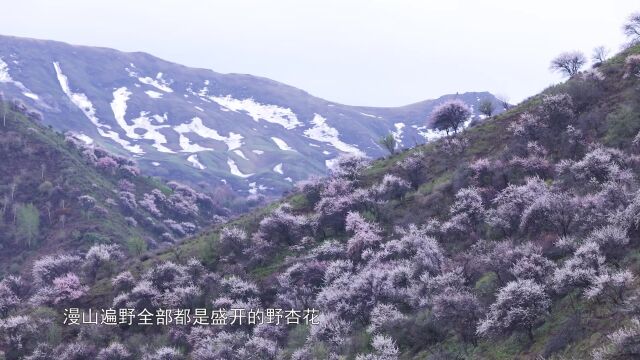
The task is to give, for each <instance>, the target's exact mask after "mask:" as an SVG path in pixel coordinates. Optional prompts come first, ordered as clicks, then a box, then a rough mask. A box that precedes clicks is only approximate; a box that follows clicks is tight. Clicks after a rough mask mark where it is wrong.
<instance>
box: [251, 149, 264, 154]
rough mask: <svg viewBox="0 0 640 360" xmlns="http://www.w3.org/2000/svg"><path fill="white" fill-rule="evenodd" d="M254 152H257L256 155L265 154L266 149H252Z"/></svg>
mask: <svg viewBox="0 0 640 360" xmlns="http://www.w3.org/2000/svg"><path fill="white" fill-rule="evenodd" d="M251 152H252V153H254V154H256V155H262V154H264V151H262V150H251Z"/></svg>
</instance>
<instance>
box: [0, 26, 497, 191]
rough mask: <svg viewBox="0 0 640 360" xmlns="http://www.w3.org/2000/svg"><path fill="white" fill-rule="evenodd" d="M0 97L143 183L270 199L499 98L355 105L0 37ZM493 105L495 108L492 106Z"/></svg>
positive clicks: (407, 143)
mask: <svg viewBox="0 0 640 360" xmlns="http://www.w3.org/2000/svg"><path fill="white" fill-rule="evenodd" d="M0 91H4V93H5V95H6V96H7V98H9V99H11V98H14V97H15V98H19V99H21V100H23V101H24V102H25V103H27V104H28V105H29V106H30V107H34V108H36V109H38V110H39V111H41V112H42V113H43V114H44V122H45V124H47V125H51V126H53V127H54V128H55V129H57V130H58V131H61V132H67V131H73V132H75V133H76V134H77V135H78V137H79V138H80V139H83V140H84V141H86V142H87V143H95V144H97V145H100V146H102V147H104V148H106V149H108V150H109V151H111V152H115V153H117V154H119V155H121V156H125V157H134V158H136V159H137V161H138V163H139V166H140V167H141V169H142V170H143V171H144V172H145V173H146V174H149V175H153V176H160V177H163V178H166V179H171V180H179V181H184V182H188V183H189V184H191V185H199V184H202V185H204V186H206V187H208V188H209V189H210V190H212V191H213V189H215V188H216V187H218V186H222V185H225V184H229V185H230V186H231V187H232V188H233V189H234V190H235V191H238V192H240V193H242V194H244V195H246V194H247V193H248V192H251V193H253V194H256V193H264V194H267V195H269V194H271V195H273V194H276V195H280V194H281V193H282V191H283V190H288V189H290V188H291V186H292V183H293V182H295V181H298V180H303V179H306V178H307V177H309V176H310V175H325V174H326V172H327V167H328V166H330V164H331V163H332V161H334V160H335V159H336V158H337V157H338V155H340V154H343V153H352V154H358V155H367V156H370V157H373V158H375V157H379V156H382V155H384V154H385V152H386V150H384V149H383V148H382V147H381V146H380V145H379V144H378V143H377V142H378V140H379V139H380V138H381V137H383V136H386V135H387V134H390V133H393V136H394V137H395V138H396V140H397V141H398V145H399V148H405V147H411V146H414V145H415V144H421V143H424V142H425V141H426V138H429V137H430V136H433V135H434V134H433V132H430V131H429V128H428V126H427V125H428V124H426V119H427V117H428V114H429V113H430V112H431V110H432V109H433V108H434V106H436V105H437V104H439V103H441V102H443V101H445V100H447V99H451V98H454V97H455V98H459V99H462V100H463V101H465V102H466V103H468V104H469V105H470V106H473V107H474V108H475V109H476V110H475V111H474V115H476V116H478V115H479V114H480V113H479V111H478V110H477V108H478V104H479V103H480V102H481V101H482V100H490V101H493V103H494V104H495V108H496V111H501V109H502V108H501V107H500V106H498V101H497V99H495V97H494V96H493V95H491V94H489V93H487V92H469V93H462V94H459V95H457V94H456V95H444V96H442V97H440V98H439V99H433V100H427V101H423V102H419V103H416V104H412V105H408V106H403V107H398V108H375V107H357V106H347V105H342V104H337V103H334V102H331V101H327V100H323V99H320V98H317V97H314V96H312V95H310V94H308V93H306V92H305V91H302V90H299V89H296V88H294V87H291V86H288V85H285V84H282V83H278V82H276V81H273V80H269V79H266V78H260V77H256V76H251V75H242V74H220V73H216V72H214V71H211V70H205V69H194V68H189V67H186V66H182V65H179V64H175V63H171V62H167V61H164V60H162V59H159V58H156V57H154V56H151V55H149V54H145V53H139V52H136V53H124V52H120V51H116V50H112V49H106V48H96V47H87V46H73V45H69V44H65V43H61V42H55V41H43V40H34V39H25V38H17V37H9V36H0ZM499 109H500V110H499Z"/></svg>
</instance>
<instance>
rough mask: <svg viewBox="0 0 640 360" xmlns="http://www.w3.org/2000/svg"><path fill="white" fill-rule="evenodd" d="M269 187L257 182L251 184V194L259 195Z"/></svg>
mask: <svg viewBox="0 0 640 360" xmlns="http://www.w3.org/2000/svg"><path fill="white" fill-rule="evenodd" d="M265 190H267V187H266V186H264V185H257V184H256V183H255V182H252V183H249V194H253V195H257V194H258V191H265Z"/></svg>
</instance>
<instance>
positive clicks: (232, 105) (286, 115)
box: [199, 87, 303, 130]
mask: <svg viewBox="0 0 640 360" xmlns="http://www.w3.org/2000/svg"><path fill="white" fill-rule="evenodd" d="M204 89H206V87H205V88H204ZM204 89H203V90H204ZM199 95H200V96H201V97H206V91H204V92H203V91H202V90H201V91H200V93H199ZM208 99H211V100H213V101H215V102H216V103H217V104H218V105H220V106H222V107H223V108H226V109H228V110H231V111H234V112H239V111H244V112H246V113H247V114H248V115H249V116H250V117H251V118H253V120H255V121H256V122H257V121H260V120H264V121H266V122H270V123H272V124H277V125H280V126H282V127H284V128H285V129H288V130H291V129H294V128H296V127H298V126H302V125H303V124H302V123H301V122H300V121H299V120H298V117H297V116H296V114H295V113H294V112H293V111H292V110H291V109H289V108H283V107H280V106H277V105H270V104H261V103H259V102H256V101H255V100H253V98H247V99H243V100H239V99H235V98H233V97H232V96H231V95H227V96H209V97H208Z"/></svg>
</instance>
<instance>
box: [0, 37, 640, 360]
mask: <svg viewBox="0 0 640 360" xmlns="http://www.w3.org/2000/svg"><path fill="white" fill-rule="evenodd" d="M638 55H640V46H636V47H632V48H630V49H628V50H626V51H624V52H622V53H620V54H618V55H617V56H615V57H614V58H612V59H610V60H609V61H607V62H605V63H604V64H600V65H599V66H597V67H596V68H593V69H590V70H588V71H585V72H583V73H580V74H578V75H576V76H574V77H572V78H571V79H570V80H568V81H567V82H565V83H563V84H560V85H557V86H554V87H551V88H549V89H546V90H545V91H544V92H543V93H541V94H539V95H537V96H534V97H532V98H530V99H528V100H526V101H524V102H523V103H522V104H520V105H518V106H516V107H513V108H511V109H510V110H509V111H507V112H505V113H503V114H500V115H498V116H495V117H492V118H489V119H487V120H485V121H483V122H481V123H479V124H476V125H475V126H472V127H470V128H468V129H467V130H465V131H464V132H462V133H458V134H456V135H452V136H450V137H447V138H444V139H441V140H438V141H435V142H432V143H430V144H428V145H425V146H421V147H417V148H414V149H411V150H408V151H405V152H403V153H401V154H398V155H396V156H393V157H390V158H386V159H381V160H377V161H374V162H371V163H368V162H366V161H363V160H362V159H357V158H343V159H342V160H341V162H340V164H339V166H338V168H337V170H336V171H335V172H334V174H333V175H332V176H331V177H329V178H327V179H313V180H310V181H308V182H305V183H301V184H299V186H298V190H297V191H295V192H292V193H291V194H289V195H288V196H287V197H286V198H284V199H283V200H282V201H281V202H279V203H275V204H272V205H270V206H268V207H265V208H262V209H259V210H256V211H252V212H250V213H249V214H247V215H244V216H242V217H239V218H237V219H235V220H233V221H229V222H226V223H222V224H220V225H217V226H214V227H211V228H209V229H207V230H205V231H202V232H200V233H199V234H198V235H196V236H193V237H191V238H189V239H187V240H185V241H183V242H181V243H179V244H177V245H175V246H172V247H169V248H166V249H159V250H155V251H150V252H148V253H146V254H145V255H144V256H141V257H136V258H128V259H126V260H124V261H121V262H119V263H114V262H112V261H111V260H110V259H107V260H108V261H104V258H100V257H99V256H95V254H92V255H89V254H87V256H85V257H84V259H82V258H79V257H78V258H75V259H65V258H56V259H48V260H46V261H44V262H39V263H37V264H36V265H37V266H34V268H33V269H32V272H31V274H26V275H25V276H24V278H22V279H17V278H14V277H7V278H5V279H4V280H3V281H2V282H1V283H0V290H2V291H0V296H1V298H2V299H5V300H4V304H8V305H4V307H0V310H3V312H4V313H3V316H4V319H5V320H3V321H2V322H1V323H0V339H3V340H2V341H3V342H2V349H3V350H4V351H5V354H6V357H7V358H20V357H23V356H25V355H26V354H37V355H38V356H40V357H36V356H33V357H32V358H48V357H53V358H64V359H67V358H68V359H72V358H89V357H94V356H97V357H98V358H105V359H107V358H109V359H124V358H145V359H184V358H186V359H276V358H284V359H341V358H344V359H358V360H363V359H397V358H401V359H513V358H521V359H538V358H551V359H553V358H555V359H561V358H579V359H583V358H591V357H595V358H598V359H633V358H637V357H638V356H640V351H639V349H638V345H637V344H638V342H639V339H640V326H638V321H639V320H638V316H640V311H639V309H638V306H637V304H638V302H637V301H638V297H639V296H640V287H639V285H640V283H639V282H638V274H639V272H640V251H639V250H640V232H639V231H638V230H639V229H638V224H639V222H640V192H639V188H640V187H639V186H638V185H639V182H638V175H639V174H640V156H639V146H640V135H639V132H640V105H639V104H640V101H639V100H640V78H639V77H638V75H639V74H640V72H639V70H640V61H637V60H638V59H640V56H638ZM88 171H93V170H91V169H89V170H88ZM111 186H113V185H111ZM140 187H142V185H140ZM96 196H98V197H99V195H96ZM22 202H25V200H22ZM114 231H115V230H114ZM96 259H97V260H96ZM101 259H102V260H101ZM106 266H108V267H109V268H110V269H111V270H110V271H108V272H105V271H104V268H105V267H106ZM79 267H81V268H82V269H83V270H82V271H78V269H79ZM87 274H91V275H87ZM112 274H118V275H115V276H114V275H112ZM94 275H95V276H94ZM27 280H32V285H30V286H27V285H26V284H25V282H27ZM30 283H31V282H30ZM7 299H9V300H7ZM12 299H13V301H10V300H12ZM15 299H20V300H23V301H25V302H28V305H27V304H18V301H17V300H15ZM0 304H3V302H2V301H0ZM104 306H113V307H114V308H116V309H119V308H133V309H136V312H138V311H141V310H143V309H148V310H151V311H152V312H153V313H157V311H158V310H160V311H162V310H163V309H183V308H188V309H192V310H194V312H195V309H207V310H208V311H212V310H217V309H223V310H224V311H223V312H224V313H225V314H227V316H229V317H231V315H232V314H231V310H230V309H243V311H246V312H247V313H248V312H249V311H250V310H255V309H269V308H278V309H284V310H289V309H293V310H300V311H302V310H304V309H309V308H314V309H317V310H318V311H319V318H318V321H319V324H317V325H305V324H304V321H302V324H299V325H292V324H288V325H287V324H280V325H276V324H261V325H256V326H254V325H250V324H247V323H244V324H237V323H235V324H227V325H225V326H224V327H223V326H212V325H190V326H179V325H175V326H127V325H122V324H121V325H119V326H108V325H103V326H98V325H96V326H92V325H80V326H65V325H62V321H63V318H64V317H63V315H62V314H63V312H64V309H67V308H69V307H79V308H81V309H83V311H85V312H86V311H87V309H88V308H89V307H92V308H94V309H96V308H99V307H104ZM31 320H33V321H37V323H38V324H40V329H41V331H39V334H38V332H37V331H35V329H34V328H33V325H31V324H30V323H29V321H31ZM619 329H623V331H618V330H619ZM43 333H46V334H47V335H46V336H43V335H42V334H43ZM16 334H17V335H16ZM609 334H613V335H612V336H610V337H609ZM18 335H19V336H18ZM47 356H48V357H47Z"/></svg>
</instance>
